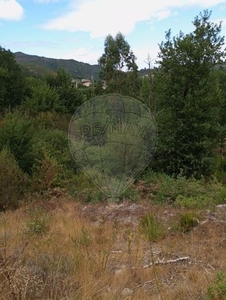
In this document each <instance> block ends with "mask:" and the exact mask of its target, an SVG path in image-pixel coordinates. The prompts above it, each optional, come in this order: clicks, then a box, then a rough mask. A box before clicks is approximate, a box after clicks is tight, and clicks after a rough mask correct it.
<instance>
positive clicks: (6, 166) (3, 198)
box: [0, 148, 29, 211]
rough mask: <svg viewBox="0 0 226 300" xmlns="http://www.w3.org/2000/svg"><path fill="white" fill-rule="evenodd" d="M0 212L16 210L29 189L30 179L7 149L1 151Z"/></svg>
mask: <svg viewBox="0 0 226 300" xmlns="http://www.w3.org/2000/svg"><path fill="white" fill-rule="evenodd" d="M0 166H1V168H0V182H1V184H0V211H1V210H5V209H15V208H17V207H18V205H19V201H20V200H21V199H22V198H23V195H24V193H25V192H26V189H27V187H28V184H29V181H28V177H27V176H26V175H25V174H24V173H23V171H22V170H21V169H20V167H19V165H18V163H17V161H16V159H15V157H14V156H13V155H12V154H11V153H10V151H9V150H8V149H7V148H3V149H2V150H1V151H0Z"/></svg>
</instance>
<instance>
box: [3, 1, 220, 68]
mask: <svg viewBox="0 0 226 300" xmlns="http://www.w3.org/2000/svg"><path fill="white" fill-rule="evenodd" d="M204 9H208V10H210V11H212V15H211V21H212V22H215V23H218V24H219V22H220V21H222V31H221V35H222V36H226V1H222V0H186V1H185V0H156V1H152V0H0V46H1V47H3V48H5V49H9V50H11V51H12V52H17V51H21V52H24V53H26V54H32V55H39V56H44V57H50V58H62V59H75V60H77V61H81V62H85V63H89V64H97V63H98V59H99V58H100V57H101V55H102V54H103V53H104V41H105V39H106V36H107V35H109V34H110V35H112V36H113V37H115V36H116V34H117V33H118V32H121V33H122V34H123V35H124V37H125V40H126V41H127V42H128V43H129V45H130V47H131V50H132V51H133V52H134V54H135V56H136V58H137V60H136V63H137V65H138V68H139V69H142V68H148V64H147V60H148V57H149V59H150V60H151V61H152V62H153V64H154V61H155V60H156V59H157V55H158V52H159V44H160V43H161V42H162V41H164V40H165V33H166V31H168V30H169V29H171V31H172V35H173V36H176V35H177V34H178V33H179V31H180V30H181V31H183V32H184V33H185V34H186V33H190V32H192V31H193V29H194V26H193V24H192V21H193V20H194V18H195V17H196V16H198V15H199V14H200V13H201V12H203V10H204Z"/></svg>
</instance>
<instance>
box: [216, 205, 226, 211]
mask: <svg viewBox="0 0 226 300" xmlns="http://www.w3.org/2000/svg"><path fill="white" fill-rule="evenodd" d="M216 208H217V209H218V210H221V211H222V210H225V211H226V204H218V205H217V206H216Z"/></svg>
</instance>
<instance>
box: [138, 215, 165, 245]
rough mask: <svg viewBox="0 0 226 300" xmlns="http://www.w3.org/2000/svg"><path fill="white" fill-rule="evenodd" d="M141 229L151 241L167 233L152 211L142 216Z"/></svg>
mask: <svg viewBox="0 0 226 300" xmlns="http://www.w3.org/2000/svg"><path fill="white" fill-rule="evenodd" d="M140 230H141V232H142V233H143V234H144V235H145V237H146V238H147V239H148V240H149V241H150V242H154V241H156V240H158V239H160V238H162V237H164V235H165V230H164V227H163V225H162V224H161V223H160V221H159V220H158V219H157V218H156V217H155V216H153V215H152V214H151V213H149V214H147V215H146V216H144V217H142V218H141V220H140Z"/></svg>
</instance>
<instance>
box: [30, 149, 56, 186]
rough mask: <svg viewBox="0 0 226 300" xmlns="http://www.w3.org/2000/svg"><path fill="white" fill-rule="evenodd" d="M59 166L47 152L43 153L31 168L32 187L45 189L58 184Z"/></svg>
mask: <svg viewBox="0 0 226 300" xmlns="http://www.w3.org/2000/svg"><path fill="white" fill-rule="evenodd" d="M59 171H60V166H59V165H58V164H57V162H56V161H55V159H54V158H52V157H51V156H50V155H49V154H48V153H44V157H43V159H42V160H38V161H37V163H36V165H35V166H34V169H33V176H32V189H33V190H34V191H39V192H43V191H47V190H48V189H50V188H53V187H55V186H57V185H58V178H59Z"/></svg>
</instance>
